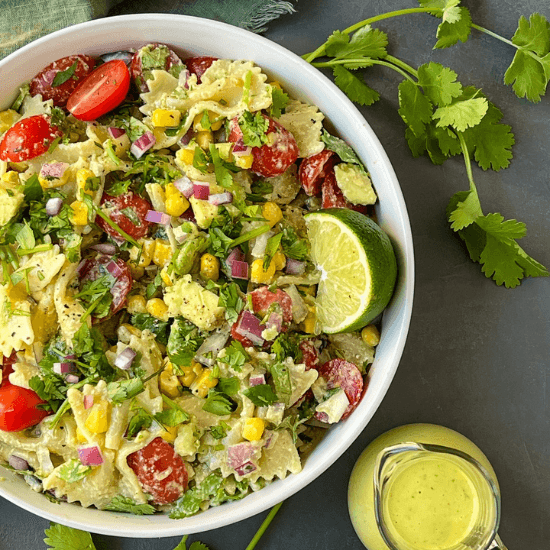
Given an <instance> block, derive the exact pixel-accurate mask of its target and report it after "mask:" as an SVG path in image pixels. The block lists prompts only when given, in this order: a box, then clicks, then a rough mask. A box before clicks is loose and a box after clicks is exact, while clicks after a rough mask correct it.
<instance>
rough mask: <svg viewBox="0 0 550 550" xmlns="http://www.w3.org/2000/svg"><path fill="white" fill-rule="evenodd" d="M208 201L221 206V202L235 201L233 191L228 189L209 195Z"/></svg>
mask: <svg viewBox="0 0 550 550" xmlns="http://www.w3.org/2000/svg"><path fill="white" fill-rule="evenodd" d="M208 202H209V203H210V204H213V205H214V206H219V205H220V204H229V203H230V202H233V193H230V192H229V191H226V192H225V193H215V194H214V195H210V196H209V197H208Z"/></svg>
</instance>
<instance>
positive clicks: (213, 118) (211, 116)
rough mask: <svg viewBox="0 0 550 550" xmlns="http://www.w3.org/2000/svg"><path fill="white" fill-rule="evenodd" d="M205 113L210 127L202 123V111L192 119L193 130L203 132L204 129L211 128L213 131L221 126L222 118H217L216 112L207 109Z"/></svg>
mask: <svg viewBox="0 0 550 550" xmlns="http://www.w3.org/2000/svg"><path fill="white" fill-rule="evenodd" d="M207 113H208V120H209V122H210V128H205V127H204V126H203V125H202V120H203V116H204V111H203V112H202V113H199V114H198V115H197V116H196V117H195V118H194V119H193V130H195V132H203V131H205V130H212V131H213V132H215V131H216V130H219V129H220V128H221V127H222V124H223V120H217V119H218V118H219V115H218V113H216V112H214V111H207Z"/></svg>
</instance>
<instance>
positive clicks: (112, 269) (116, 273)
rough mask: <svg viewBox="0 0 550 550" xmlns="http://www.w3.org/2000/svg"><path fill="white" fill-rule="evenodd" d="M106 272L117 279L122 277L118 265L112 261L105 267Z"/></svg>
mask: <svg viewBox="0 0 550 550" xmlns="http://www.w3.org/2000/svg"><path fill="white" fill-rule="evenodd" d="M106 269H107V271H108V272H109V273H110V274H111V275H112V276H113V277H114V278H115V279H117V278H118V277H120V276H121V275H122V269H121V268H120V267H119V265H118V264H117V263H116V262H115V261H114V260H111V261H110V262H109V263H108V264H107V267H106Z"/></svg>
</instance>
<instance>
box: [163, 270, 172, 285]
mask: <svg viewBox="0 0 550 550" xmlns="http://www.w3.org/2000/svg"><path fill="white" fill-rule="evenodd" d="M160 278H161V279H162V282H163V283H164V284H165V285H166V286H172V285H173V284H174V281H173V280H172V277H171V275H170V273H168V270H167V269H166V268H165V267H163V268H162V269H161V271H160Z"/></svg>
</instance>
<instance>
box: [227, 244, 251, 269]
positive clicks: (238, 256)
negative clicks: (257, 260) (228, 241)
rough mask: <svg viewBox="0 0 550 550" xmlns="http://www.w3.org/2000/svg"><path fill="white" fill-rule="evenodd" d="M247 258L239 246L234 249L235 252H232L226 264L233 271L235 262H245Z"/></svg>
mask: <svg viewBox="0 0 550 550" xmlns="http://www.w3.org/2000/svg"><path fill="white" fill-rule="evenodd" d="M245 258H246V257H245V255H244V252H243V251H242V250H241V249H240V248H239V247H238V246H236V247H235V248H233V250H231V252H230V254H229V256H227V259H226V260H225V263H226V264H227V267H229V268H230V269H231V267H232V265H233V262H235V261H237V262H244V261H245Z"/></svg>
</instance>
